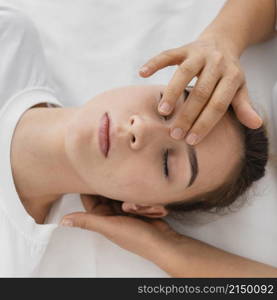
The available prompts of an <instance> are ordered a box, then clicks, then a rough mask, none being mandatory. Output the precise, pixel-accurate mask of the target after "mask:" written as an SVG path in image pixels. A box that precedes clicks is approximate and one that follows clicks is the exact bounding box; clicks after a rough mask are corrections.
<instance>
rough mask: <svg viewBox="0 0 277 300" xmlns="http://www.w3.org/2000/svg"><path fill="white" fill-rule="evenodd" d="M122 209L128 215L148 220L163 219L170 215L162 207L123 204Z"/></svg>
mask: <svg viewBox="0 0 277 300" xmlns="http://www.w3.org/2000/svg"><path fill="white" fill-rule="evenodd" d="M121 209H122V210H123V211H124V212H126V213H131V214H136V215H139V216H144V217H148V218H162V217H165V216H166V215H168V210H167V209H166V208H165V207H164V206H162V205H140V204H133V203H128V202H123V203H122V206H121Z"/></svg>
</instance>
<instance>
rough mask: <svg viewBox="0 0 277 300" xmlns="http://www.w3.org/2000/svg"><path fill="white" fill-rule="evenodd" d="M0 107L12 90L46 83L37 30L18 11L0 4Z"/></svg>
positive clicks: (46, 76)
mask: <svg viewBox="0 0 277 300" xmlns="http://www.w3.org/2000/svg"><path fill="white" fill-rule="evenodd" d="M0 57H1V59H0V86H1V88H0V108H1V107H2V106H3V104H4V103H5V102H6V101H7V100H8V99H9V98H11V97H12V96H13V95H14V94H16V93H18V92H20V91H21V90H24V89H29V88H33V87H49V88H51V86H50V83H49V80H50V79H49V70H48V68H47V64H46V60H45V56H44V52H43V49H42V45H41V41H40V37H39V34H38V32H37V30H36V28H35V26H34V24H33V23H32V21H31V20H30V19H29V18H28V17H27V16H25V15H24V14H23V13H22V12H21V11H19V10H16V9H13V8H9V7H3V6H0Z"/></svg>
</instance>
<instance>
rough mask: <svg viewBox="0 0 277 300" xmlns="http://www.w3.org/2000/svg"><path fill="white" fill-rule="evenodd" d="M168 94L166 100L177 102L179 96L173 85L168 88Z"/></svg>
mask: <svg viewBox="0 0 277 300" xmlns="http://www.w3.org/2000/svg"><path fill="white" fill-rule="evenodd" d="M166 96H167V100H166V102H168V103H170V104H173V103H175V102H176V101H177V98H178V97H179V95H178V92H177V91H176V89H174V88H172V87H168V88H167V92H166Z"/></svg>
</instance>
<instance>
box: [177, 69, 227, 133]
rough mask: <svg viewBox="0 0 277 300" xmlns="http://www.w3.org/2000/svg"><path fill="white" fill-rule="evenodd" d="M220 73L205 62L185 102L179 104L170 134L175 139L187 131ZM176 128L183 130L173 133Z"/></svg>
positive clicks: (209, 95) (211, 91)
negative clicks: (177, 133) (181, 132)
mask: <svg viewBox="0 0 277 300" xmlns="http://www.w3.org/2000/svg"><path fill="white" fill-rule="evenodd" d="M220 76H221V73H220V70H219V69H218V68H215V67H213V65H212V64H207V65H206V67H205V68H204V70H203V71H202V73H201V75H200V77H199V79H198V80H197V82H196V85H195V87H194V88H193V89H192V90H191V92H190V94H189V96H188V98H187V99H186V101H185V104H184V105H182V106H181V108H180V111H179V112H178V113H177V114H176V118H175V121H174V123H173V124H172V130H171V136H172V137H173V138H175V139H181V138H183V137H184V136H185V135H186V133H187V132H188V131H189V129H190V128H191V126H192V125H193V123H194V122H195V120H196V118H197V117H198V116H199V114H200V113H201V111H202V110H203V108H204V106H205V105H206V103H207V102H208V101H209V99H210V97H211V95H212V93H213V91H214V89H215V87H216V85H217V83H218V81H219V79H220ZM178 128H180V129H181V130H182V131H183V135H181V136H178V135H174V132H175V131H176V130H174V129H177V130H179V129H178Z"/></svg>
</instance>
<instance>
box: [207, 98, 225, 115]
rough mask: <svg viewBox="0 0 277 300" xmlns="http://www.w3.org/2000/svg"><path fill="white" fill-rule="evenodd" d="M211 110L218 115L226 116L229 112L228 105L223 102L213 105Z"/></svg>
mask: <svg viewBox="0 0 277 300" xmlns="http://www.w3.org/2000/svg"><path fill="white" fill-rule="evenodd" d="M211 108H212V109H213V111H215V112H217V113H218V114H224V113H225V112H226V111H227V107H226V104H225V103H224V102H222V101H217V102H214V103H211Z"/></svg>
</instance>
